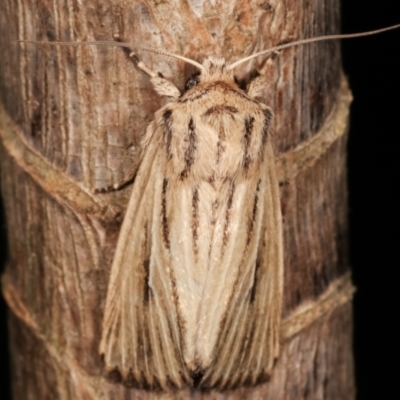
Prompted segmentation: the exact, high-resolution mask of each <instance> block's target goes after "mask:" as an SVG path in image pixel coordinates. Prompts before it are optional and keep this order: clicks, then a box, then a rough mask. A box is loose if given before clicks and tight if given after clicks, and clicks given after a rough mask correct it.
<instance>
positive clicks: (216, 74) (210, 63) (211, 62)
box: [201, 57, 234, 82]
mask: <svg viewBox="0 0 400 400" xmlns="http://www.w3.org/2000/svg"><path fill="white" fill-rule="evenodd" d="M203 67H204V69H203V71H202V72H201V82H207V81H215V80H218V81H219V80H221V81H227V82H230V81H232V82H233V81H234V76H233V71H232V70H230V69H228V66H227V64H226V61H225V58H223V57H207V58H206V59H205V60H204V61H203Z"/></svg>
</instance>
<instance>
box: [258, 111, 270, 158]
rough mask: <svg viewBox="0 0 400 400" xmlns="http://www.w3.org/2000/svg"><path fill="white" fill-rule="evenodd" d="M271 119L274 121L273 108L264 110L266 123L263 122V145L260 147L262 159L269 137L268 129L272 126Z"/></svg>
mask: <svg viewBox="0 0 400 400" xmlns="http://www.w3.org/2000/svg"><path fill="white" fill-rule="evenodd" d="M271 121H272V112H271V110H268V109H267V110H264V124H263V127H262V132H261V140H262V146H261V148H260V154H259V159H260V161H262V160H263V158H264V148H265V143H266V142H267V139H268V131H269V128H270V126H271Z"/></svg>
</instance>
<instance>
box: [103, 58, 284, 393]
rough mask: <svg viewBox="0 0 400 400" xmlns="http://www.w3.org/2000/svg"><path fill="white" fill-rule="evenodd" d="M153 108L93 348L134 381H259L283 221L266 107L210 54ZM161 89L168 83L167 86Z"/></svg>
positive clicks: (271, 327)
mask: <svg viewBox="0 0 400 400" xmlns="http://www.w3.org/2000/svg"><path fill="white" fill-rule="evenodd" d="M197 81H198V84H197V85H196V86H195V87H193V88H191V89H189V90H188V91H187V92H186V93H185V94H184V95H183V96H181V97H179V91H177V90H175V89H174V88H172V86H171V85H172V84H171V83H169V82H168V81H166V80H165V79H164V78H160V77H157V76H153V79H152V82H153V84H154V87H155V89H156V90H157V91H158V92H159V93H160V92H161V93H162V94H169V95H170V96H173V98H174V100H173V101H172V102H170V103H169V104H167V105H165V106H164V107H163V108H161V109H160V110H158V111H157V112H156V114H155V118H154V121H153V122H152V123H151V124H150V125H149V126H148V128H147V131H146V134H145V137H144V140H143V159H142V163H141V165H140V168H139V171H138V174H137V176H136V178H135V183H134V186H133V192H132V197H131V199H130V203H129V205H128V210H127V214H126V216H125V219H124V222H123V226H122V229H121V234H120V238H119V241H118V247H117V251H116V256H115V259H114V263H113V266H112V273H111V280H110V286H109V293H108V297H107V302H106V310H105V317H104V323H103V336H102V342H101V346H100V352H101V353H102V354H103V355H104V361H105V365H106V368H107V369H108V370H109V371H112V372H113V374H114V375H121V378H122V380H123V382H125V383H126V384H128V385H133V386H139V387H150V388H154V387H161V388H163V389H166V388H168V387H177V388H181V387H183V386H193V384H194V382H193V379H194V377H197V379H198V380H199V382H200V386H202V387H204V386H206V387H213V388H215V387H217V388H225V387H231V386H233V385H235V384H239V385H240V384H244V383H250V384H254V383H256V382H257V381H259V380H261V379H265V378H266V377H267V375H268V372H269V371H270V369H271V368H272V366H273V363H274V360H275V358H276V357H277V356H278V350H279V327H280V316H281V304H282V280H283V262H282V227H281V212H280V203H279V191H278V183H277V180H276V177H275V170H274V157H273V153H272V147H271V140H270V137H269V129H270V124H271V118H272V111H271V110H270V109H269V108H268V107H266V106H265V105H263V104H261V103H259V102H258V101H256V100H255V99H254V98H253V97H254V96H255V95H256V94H257V93H256V92H257V84H256V83H255V84H253V85H250V86H249V89H248V91H247V93H246V92H245V91H243V90H241V89H240V88H239V87H238V86H237V84H236V83H235V81H234V76H233V72H232V70H230V69H228V68H227V65H226V62H225V60H224V59H222V58H208V59H206V60H205V61H204V62H203V70H202V72H201V75H199V77H198V78H196V79H192V81H191V83H192V84H194V83H197ZM168 88H171V90H169V89H168Z"/></svg>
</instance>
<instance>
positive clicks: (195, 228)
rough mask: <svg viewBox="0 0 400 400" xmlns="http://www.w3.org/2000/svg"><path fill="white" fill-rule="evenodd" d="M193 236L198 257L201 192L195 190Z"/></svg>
mask: <svg viewBox="0 0 400 400" xmlns="http://www.w3.org/2000/svg"><path fill="white" fill-rule="evenodd" d="M192 236H193V249H194V254H196V255H197V252H198V247H197V239H198V238H199V191H198V189H197V188H195V189H194V192H193V198H192Z"/></svg>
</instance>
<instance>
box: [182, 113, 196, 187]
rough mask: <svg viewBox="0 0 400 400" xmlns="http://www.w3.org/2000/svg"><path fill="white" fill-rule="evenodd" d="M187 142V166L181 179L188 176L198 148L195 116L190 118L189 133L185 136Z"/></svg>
mask: <svg viewBox="0 0 400 400" xmlns="http://www.w3.org/2000/svg"><path fill="white" fill-rule="evenodd" d="M185 142H187V144H188V145H187V148H186V151H185V168H184V169H183V171H182V172H181V176H180V179H181V180H183V179H185V178H187V176H188V174H189V171H190V168H191V166H192V165H193V163H194V155H195V152H196V149H197V136H196V130H195V125H194V122H193V118H190V121H189V127H188V134H187V136H186V137H185Z"/></svg>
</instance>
